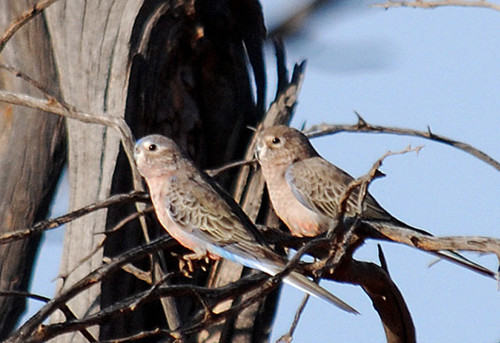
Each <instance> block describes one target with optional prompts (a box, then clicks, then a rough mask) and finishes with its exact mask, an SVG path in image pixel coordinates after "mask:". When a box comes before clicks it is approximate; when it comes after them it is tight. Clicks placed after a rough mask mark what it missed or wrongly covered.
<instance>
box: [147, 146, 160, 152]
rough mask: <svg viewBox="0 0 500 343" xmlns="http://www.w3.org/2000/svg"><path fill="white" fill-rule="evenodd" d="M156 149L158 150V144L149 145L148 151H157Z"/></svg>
mask: <svg viewBox="0 0 500 343" xmlns="http://www.w3.org/2000/svg"><path fill="white" fill-rule="evenodd" d="M156 149H158V147H157V146H156V144H149V145H148V150H149V151H156Z"/></svg>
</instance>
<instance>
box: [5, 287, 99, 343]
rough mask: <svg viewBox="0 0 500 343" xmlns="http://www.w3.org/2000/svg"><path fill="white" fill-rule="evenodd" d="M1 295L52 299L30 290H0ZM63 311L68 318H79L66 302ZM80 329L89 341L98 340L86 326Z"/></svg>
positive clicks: (46, 301) (39, 299)
mask: <svg viewBox="0 0 500 343" xmlns="http://www.w3.org/2000/svg"><path fill="white" fill-rule="evenodd" d="M0 296H5V297H12V296H14V297H23V298H30V299H34V300H38V301H43V302H44V303H48V302H49V301H50V300H51V299H50V298H47V297H45V296H43V295H39V294H33V293H29V292H22V291H0ZM61 311H62V312H63V313H64V315H65V316H66V319H67V320H75V319H77V318H76V316H75V314H74V313H73V311H71V310H70V308H69V307H68V306H67V305H66V304H65V305H63V306H62V307H61ZM79 331H80V333H81V334H82V335H83V336H84V337H85V338H86V339H87V340H88V341H89V342H97V340H96V339H95V338H94V336H92V334H91V333H90V332H88V331H87V329H86V328H81V329H79Z"/></svg>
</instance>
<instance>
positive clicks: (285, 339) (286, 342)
mask: <svg viewBox="0 0 500 343" xmlns="http://www.w3.org/2000/svg"><path fill="white" fill-rule="evenodd" d="M308 300H309V294H306V295H304V297H303V298H302V301H301V303H300V305H299V307H298V308H297V312H295V316H294V317H293V321H292V325H290V329H288V332H287V333H286V334H284V335H283V336H281V337H280V338H278V340H277V341H276V343H290V342H291V341H292V339H293V333H294V332H295V329H296V328H297V325H298V324H299V319H300V316H301V315H302V313H303V312H304V309H305V308H306V305H307V301H308Z"/></svg>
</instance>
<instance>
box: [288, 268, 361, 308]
mask: <svg viewBox="0 0 500 343" xmlns="http://www.w3.org/2000/svg"><path fill="white" fill-rule="evenodd" d="M283 281H284V282H285V283H287V284H289V285H290V286H293V287H295V288H297V289H300V290H301V291H303V292H305V293H307V294H309V295H312V296H313V297H316V298H319V299H323V300H325V301H327V302H329V303H331V304H332V305H335V306H337V307H339V308H341V309H342V310H344V311H347V312H350V313H355V314H359V312H358V311H356V309H354V308H353V307H351V306H350V305H348V304H347V303H346V302H344V301H343V300H341V299H339V298H337V297H336V296H335V295H333V294H332V293H330V292H328V291H327V290H326V289H324V288H323V287H321V286H320V285H318V284H316V283H314V282H313V281H311V280H310V279H309V278H307V277H306V276H304V275H302V274H299V273H297V272H291V273H290V274H288V275H287V276H286V277H285V278H284V279H283Z"/></svg>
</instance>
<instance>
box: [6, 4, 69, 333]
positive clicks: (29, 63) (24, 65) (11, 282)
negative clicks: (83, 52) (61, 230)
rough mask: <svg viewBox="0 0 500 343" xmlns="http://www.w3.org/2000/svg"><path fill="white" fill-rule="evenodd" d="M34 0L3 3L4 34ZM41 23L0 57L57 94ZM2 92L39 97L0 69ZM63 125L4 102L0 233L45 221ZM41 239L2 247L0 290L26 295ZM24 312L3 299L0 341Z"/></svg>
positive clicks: (17, 302) (61, 153) (17, 300)
mask: <svg viewBox="0 0 500 343" xmlns="http://www.w3.org/2000/svg"><path fill="white" fill-rule="evenodd" d="M34 2H35V1H32V0H9V1H1V2H0V32H4V31H5V30H6V28H7V27H8V25H9V23H10V22H11V21H12V20H13V19H14V18H16V17H17V16H18V15H19V14H21V13H22V12H23V11H24V10H26V9H27V8H29V7H30V6H32V5H33V3H34ZM47 37H48V35H47V30H46V27H45V23H44V20H43V18H41V17H38V18H36V19H34V20H33V21H32V22H31V23H30V25H28V26H26V27H24V28H23V29H22V30H20V31H19V32H18V33H17V34H16V35H15V36H14V37H13V39H12V40H11V41H10V42H9V43H8V45H7V46H6V48H5V49H4V50H3V51H2V53H1V55H0V63H4V64H9V65H11V66H13V67H15V68H16V69H18V70H21V71H23V72H24V73H26V74H28V75H30V76H31V77H32V78H34V79H36V80H39V81H40V82H41V83H42V84H43V85H45V86H47V88H48V89H50V90H51V91H52V92H53V94H56V95H57V93H58V89H59V88H58V84H57V74H56V72H55V70H56V69H55V66H54V60H53V56H52V51H51V47H50V44H49V40H48V38H47ZM0 88H5V89H9V90H11V91H16V92H19V93H25V94H31V95H36V96H40V92H39V91H37V90H35V89H34V87H32V86H30V85H28V84H27V83H26V82H25V81H23V80H21V79H19V78H16V77H15V76H14V75H12V74H10V73H8V72H6V71H5V70H0ZM64 138H65V130H64V121H63V119H62V118H60V117H56V116H54V115H50V114H46V113H43V112H41V111H36V110H31V109H27V108H23V107H14V106H11V105H8V104H4V103H0V232H1V233H3V232H8V231H14V230H19V229H23V228H26V227H29V226H31V225H32V224H33V223H34V222H36V221H39V220H42V219H44V217H45V216H46V214H47V211H48V208H49V205H50V202H51V199H52V194H53V191H54V188H55V186H56V182H57V180H58V178H59V174H60V172H61V169H62V166H63V163H64V160H65V143H64ZM39 240H40V236H39V235H37V236H33V237H31V238H29V239H26V240H22V241H17V242H14V243H10V244H7V245H1V246H0V289H1V290H18V291H27V287H28V285H29V280H30V276H31V270H32V267H33V261H34V258H35V256H36V253H37V251H38V245H39ZM24 309H25V299H24V298H21V297H0V313H1V315H0V340H2V339H4V338H5V337H6V336H7V335H8V334H9V332H10V331H11V330H12V329H13V328H14V326H15V325H16V323H17V320H18V318H19V316H20V315H21V314H22V312H23V311H24Z"/></svg>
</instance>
